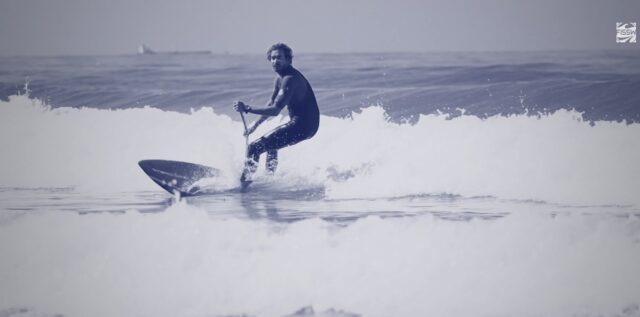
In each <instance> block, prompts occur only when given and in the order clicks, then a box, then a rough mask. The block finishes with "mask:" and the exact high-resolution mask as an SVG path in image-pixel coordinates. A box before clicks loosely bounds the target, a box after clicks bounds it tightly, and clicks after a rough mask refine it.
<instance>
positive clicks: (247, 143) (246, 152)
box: [240, 111, 249, 156]
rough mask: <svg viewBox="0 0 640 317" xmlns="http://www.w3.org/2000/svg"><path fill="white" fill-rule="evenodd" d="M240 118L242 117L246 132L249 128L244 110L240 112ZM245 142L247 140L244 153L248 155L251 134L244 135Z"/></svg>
mask: <svg viewBox="0 0 640 317" xmlns="http://www.w3.org/2000/svg"><path fill="white" fill-rule="evenodd" d="M240 118H242V124H243V125H244V132H245V133H247V131H248V129H247V121H246V120H245V119H244V113H242V111H241V112H240ZM244 142H245V153H244V155H245V156H247V154H249V135H245V136H244Z"/></svg>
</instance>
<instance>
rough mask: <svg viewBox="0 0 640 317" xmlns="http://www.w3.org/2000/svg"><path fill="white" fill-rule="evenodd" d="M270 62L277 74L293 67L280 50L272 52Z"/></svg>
mask: <svg viewBox="0 0 640 317" xmlns="http://www.w3.org/2000/svg"><path fill="white" fill-rule="evenodd" d="M269 60H270V61H271V67H272V68H273V70H274V71H276V72H280V71H282V70H283V69H285V68H287V67H288V66H289V65H291V62H290V61H289V60H287V58H286V57H285V56H284V53H283V52H281V51H280V50H275V51H271V55H270V56H269Z"/></svg>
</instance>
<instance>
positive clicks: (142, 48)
mask: <svg viewBox="0 0 640 317" xmlns="http://www.w3.org/2000/svg"><path fill="white" fill-rule="evenodd" d="M156 54H191V55H194V54H197V55H204V54H211V51H174V52H156V51H154V50H152V49H151V48H149V47H148V46H146V45H145V44H144V43H143V44H140V46H139V47H138V55H156Z"/></svg>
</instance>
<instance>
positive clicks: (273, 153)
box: [266, 150, 278, 174]
mask: <svg viewBox="0 0 640 317" xmlns="http://www.w3.org/2000/svg"><path fill="white" fill-rule="evenodd" d="M266 163H267V164H266V167H267V171H268V172H269V173H270V174H274V173H275V172H276V168H278V150H269V151H267V162H266Z"/></svg>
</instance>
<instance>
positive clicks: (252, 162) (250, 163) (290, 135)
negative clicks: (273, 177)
mask: <svg viewBox="0 0 640 317" xmlns="http://www.w3.org/2000/svg"><path fill="white" fill-rule="evenodd" d="M305 139H307V136H306V135H305V134H304V133H303V132H302V131H301V130H300V128H299V127H296V126H295V125H294V122H292V121H289V122H287V123H285V124H283V125H281V126H279V127H277V128H275V129H274V130H272V131H271V132H269V133H267V134H266V135H264V136H263V137H261V138H259V139H257V140H255V141H254V142H252V143H251V144H250V145H249V150H248V151H247V160H246V162H245V168H244V171H243V172H242V176H241V177H240V181H241V182H243V183H244V182H246V181H250V180H251V175H253V173H254V172H255V171H256V170H257V169H258V161H259V159H260V154H262V153H264V152H267V170H268V171H270V172H275V170H276V167H277V165H278V152H277V151H278V149H281V148H283V147H286V146H289V145H293V144H296V143H298V142H300V141H302V140H305Z"/></svg>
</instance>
